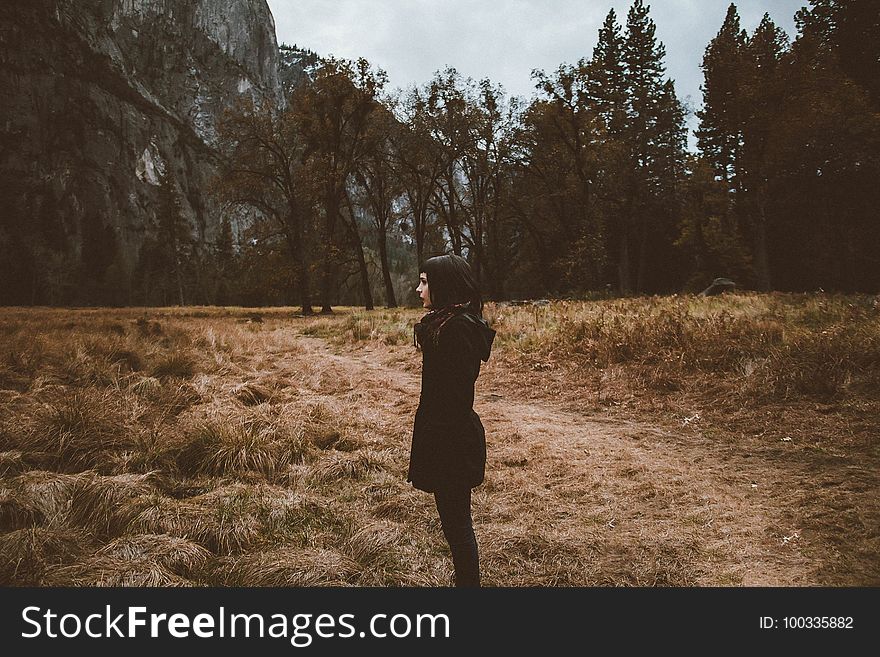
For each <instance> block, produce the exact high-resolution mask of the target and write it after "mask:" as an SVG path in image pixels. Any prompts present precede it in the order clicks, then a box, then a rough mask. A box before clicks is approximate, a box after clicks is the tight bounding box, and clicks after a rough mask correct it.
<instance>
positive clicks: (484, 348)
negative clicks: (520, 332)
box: [461, 312, 495, 362]
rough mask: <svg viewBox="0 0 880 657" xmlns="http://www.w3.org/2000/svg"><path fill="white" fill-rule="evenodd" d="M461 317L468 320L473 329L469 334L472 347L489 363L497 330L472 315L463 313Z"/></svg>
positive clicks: (480, 318)
mask: <svg viewBox="0 0 880 657" xmlns="http://www.w3.org/2000/svg"><path fill="white" fill-rule="evenodd" d="M461 316H462V317H464V318H466V319H467V320H468V322H467V325H468V326H470V327H471V330H470V332H469V336H470V340H471V346H472V347H473V348H474V351H476V352H477V353H478V354H480V359H481V360H482V361H484V362H488V361H489V354H490V353H491V352H492V343H493V342H494V340H495V329H493V328H491V327H490V326H489V322H487V321H486V320H485V319H483V318H482V317H478V316H477V315H474V314H472V313H469V312H466V313H461Z"/></svg>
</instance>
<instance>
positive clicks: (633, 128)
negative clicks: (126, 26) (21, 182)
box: [84, 0, 880, 313]
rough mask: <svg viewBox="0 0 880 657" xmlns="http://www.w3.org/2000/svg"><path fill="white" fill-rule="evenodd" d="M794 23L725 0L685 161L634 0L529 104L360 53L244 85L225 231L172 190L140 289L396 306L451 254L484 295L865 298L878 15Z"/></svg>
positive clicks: (857, 4)
mask: <svg viewBox="0 0 880 657" xmlns="http://www.w3.org/2000/svg"><path fill="white" fill-rule="evenodd" d="M795 21H796V26H797V32H798V33H797V35H796V37H795V38H794V40H793V41H791V42H790V40H789V38H788V36H787V35H786V34H785V33H784V32H783V31H782V30H781V29H780V28H779V27H777V26H776V25H775V24H774V23H773V21H772V20H771V18H770V17H769V15H767V14H765V16H764V18H763V20H762V21H761V22H760V24H759V25H758V26H757V28H756V29H755V30H754V31H753V32H751V33H748V32H747V31H746V30H744V29H743V28H742V26H741V24H740V18H739V15H738V11H737V8H736V6H735V5H734V4H731V5H730V7H729V8H728V11H727V15H726V17H725V19H724V22H723V24H722V25H721V26H720V29H719V31H718V33H717V35H716V36H715V37H714V38H713V39H712V40H711V41H710V43H709V44H708V45H707V47H706V50H705V53H704V56H703V60H702V70H703V74H704V81H703V85H702V91H703V107H702V109H701V110H700V111H698V112H697V117H698V120H699V127H698V129H697V131H696V139H697V151H696V152H691V151H689V150H688V147H687V128H686V118H687V109H686V108H685V107H684V105H683V103H682V102H681V100H680V99H679V98H678V96H677V94H676V90H675V86H674V83H673V81H672V80H671V79H669V78H668V76H667V75H666V71H665V64H664V59H665V49H664V46H663V44H662V43H660V42H659V41H658V39H657V37H656V34H655V24H654V22H653V20H652V19H651V17H650V14H649V8H648V7H646V6H645V4H644V2H643V1H642V0H634V2H633V4H632V5H631V7H630V8H629V11H628V12H627V15H626V16H625V17H618V16H617V15H616V14H615V12H614V11H613V10H612V11H610V12H609V13H608V15H607V18H606V19H605V21H604V24H603V25H602V28H601V29H600V31H599V35H598V42H597V44H596V46H595V48H594V49H593V52H592V54H591V56H590V57H584V58H583V59H581V60H579V61H578V62H576V63H573V64H572V63H564V64H561V65H560V66H559V67H558V68H557V69H556V70H553V71H540V70H536V71H534V72H533V74H532V76H533V80H534V82H535V87H536V90H537V93H536V94H535V95H534V96H533V98H532V99H530V100H523V99H520V98H509V97H507V96H506V94H505V93H504V90H503V89H502V88H501V87H500V86H499V85H496V84H494V83H493V82H492V81H491V80H479V81H474V80H472V79H470V78H465V77H464V76H462V75H461V74H460V73H459V72H458V71H456V70H454V69H451V68H448V69H445V70H442V71H438V72H437V73H436V74H435V75H434V77H433V79H431V80H430V81H429V82H427V83H426V84H424V85H423V86H416V87H413V88H410V89H408V90H405V91H397V92H395V93H390V92H389V91H388V89H387V79H386V76H385V73H384V72H383V71H381V70H377V69H375V68H374V67H372V66H371V64H370V63H369V62H367V61H366V60H364V59H360V60H357V61H346V60H339V59H333V58H328V59H317V58H314V60H313V63H314V67H313V71H312V73H311V75H310V76H308V77H305V76H304V77H303V78H302V80H301V81H300V83H299V84H298V85H296V86H295V87H293V89H292V91H291V92H290V95H289V96H288V97H287V98H286V101H285V103H284V104H283V105H282V106H276V105H272V104H271V103H268V102H263V103H255V102H253V101H250V100H247V99H246V96H243V97H242V100H241V102H239V103H238V104H237V105H236V106H235V107H234V108H233V109H232V110H231V111H229V112H227V113H226V115H225V116H224V117H223V118H222V120H221V121H220V123H219V126H218V137H219V144H220V149H221V152H222V158H221V159H222V162H223V164H222V166H221V167H220V169H219V173H218V175H217V178H216V180H215V186H214V189H213V190H212V193H213V194H214V197H215V198H216V200H217V204H218V207H219V208H221V212H222V216H221V217H220V218H219V219H218V221H219V223H220V230H219V231H218V232H217V238H216V240H213V241H212V242H211V243H196V242H195V241H194V240H193V238H192V234H193V233H192V231H191V230H190V228H189V226H188V225H187V223H186V219H185V217H184V213H183V212H182V211H181V199H180V198H178V197H177V195H176V192H175V191H174V190H175V187H174V185H173V181H169V180H166V181H163V186H164V187H165V188H166V189H165V191H164V192H163V193H162V194H161V199H160V203H159V208H158V210H157V213H156V222H155V225H154V226H152V227H151V230H150V231H149V238H148V240H147V242H146V243H145V245H144V248H143V249H142V251H141V254H140V258H139V262H138V264H137V266H136V268H135V270H134V274H133V277H132V280H131V287H132V290H133V292H132V295H131V299H132V301H134V302H136V303H149V304H163V303H164V304H168V303H180V304H187V303H209V304H224V305H228V304H236V305H274V304H285V305H287V304H289V305H296V306H301V308H302V311H303V312H306V313H310V312H312V311H313V307H317V308H320V309H322V310H325V311H328V310H330V309H331V308H332V306H333V305H337V304H346V305H363V306H364V307H366V308H372V307H373V306H374V305H375V304H382V305H386V306H396V305H398V304H401V303H411V302H413V301H414V300H415V297H414V292H413V291H412V288H413V287H414V284H415V282H416V276H417V274H418V271H417V267H418V264H417V263H418V262H420V261H421V260H422V259H423V258H426V257H428V256H430V255H434V254H437V253H442V252H449V253H458V254H461V255H464V256H465V257H466V258H467V259H468V260H469V261H470V262H471V264H472V265H473V267H474V269H475V271H476V272H477V274H478V276H479V279H480V281H481V283H482V286H483V289H484V290H485V295H486V297H487V298H490V299H499V300H500V299H506V298H515V297H516V298H522V297H535V296H580V297H585V296H590V295H597V294H602V295H605V294H618V295H633V294H663V293H672V292H680V291H698V290H700V289H702V288H703V287H705V286H706V285H708V284H709V283H710V282H711V281H712V279H713V278H715V277H717V276H724V277H728V278H732V279H733V280H734V281H736V282H737V284H738V285H739V286H740V287H743V288H748V289H755V290H785V291H809V290H817V289H820V288H821V289H825V290H828V291H830V290H836V291H846V292H876V291H877V290H878V289H880V248H878V247H880V221H878V219H880V213H878V207H880V185H878V184H877V180H878V179H880V175H878V174H880V11H878V7H877V5H876V2H874V1H873V0H846V1H845V0H810V7H809V8H804V9H802V10H800V11H799V12H798V13H797V14H796V16H795ZM292 52H294V49H291V48H290V47H288V46H284V45H282V46H281V54H282V60H283V59H284V57H285V56H288V57H289V56H290V55H291V53H292ZM84 266H87V263H85V264H84Z"/></svg>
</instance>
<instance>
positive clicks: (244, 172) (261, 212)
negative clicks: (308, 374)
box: [215, 97, 312, 315]
mask: <svg viewBox="0 0 880 657" xmlns="http://www.w3.org/2000/svg"><path fill="white" fill-rule="evenodd" d="M218 136H219V143H220V148H221V152H222V153H223V155H224V160H223V165H222V168H221V171H220V173H219V175H218V177H217V179H216V181H215V189H216V192H217V194H218V195H219V197H220V199H221V200H222V201H224V203H225V204H226V207H227V211H236V210H241V209H244V208H252V209H254V210H256V211H257V217H261V218H263V219H265V220H268V221H271V222H272V223H273V224H274V225H275V226H277V228H278V229H279V230H280V232H281V234H282V235H283V237H284V239H285V241H286V243H287V245H288V248H289V251H290V256H291V259H292V261H293V266H294V267H293V268H294V275H293V282H292V286H293V287H294V288H295V291H296V294H295V295H292V296H295V297H298V298H299V300H300V303H301V305H302V313H303V314H304V315H311V314H312V303H311V284H310V280H311V276H310V263H309V259H308V249H307V248H306V239H307V227H308V225H309V223H310V221H311V216H310V208H309V205H308V204H307V202H306V198H305V197H304V194H303V193H302V191H301V189H300V187H301V186H304V181H303V176H304V171H303V165H302V157H303V145H302V140H301V138H300V136H299V133H298V131H297V125H296V122H295V121H294V117H293V115H292V114H291V112H290V111H289V110H285V111H278V110H276V108H275V107H274V106H273V105H272V104H271V103H269V102H263V103H262V104H255V103H254V102H253V101H252V100H250V99H247V98H246V97H243V98H242V99H241V100H240V101H239V102H238V103H237V104H236V105H235V106H234V107H233V108H232V109H231V110H229V111H227V112H226V113H225V114H224V116H223V118H222V120H221V121H220V123H219V126H218Z"/></svg>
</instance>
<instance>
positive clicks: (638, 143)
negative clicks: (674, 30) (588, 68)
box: [623, 0, 684, 291]
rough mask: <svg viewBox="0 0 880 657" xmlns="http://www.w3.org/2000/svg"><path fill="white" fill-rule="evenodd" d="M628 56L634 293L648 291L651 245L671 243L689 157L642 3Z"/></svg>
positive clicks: (631, 17)
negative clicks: (677, 194) (677, 192)
mask: <svg viewBox="0 0 880 657" xmlns="http://www.w3.org/2000/svg"><path fill="white" fill-rule="evenodd" d="M623 55H624V61H625V64H626V75H625V77H626V84H627V95H628V98H629V112H628V121H627V126H626V129H625V130H624V135H625V139H626V141H627V143H628V145H629V149H630V156H631V166H632V171H633V176H632V178H631V180H632V185H631V188H630V197H629V198H630V203H631V206H630V208H629V211H628V212H627V215H628V216H629V217H630V221H629V226H631V227H632V228H633V229H634V238H635V241H636V242H637V244H638V249H639V250H638V262H637V269H636V272H637V275H636V284H635V289H636V290H639V291H644V290H645V289H646V288H647V286H648V282H647V281H648V266H649V254H648V244H649V242H650V241H651V240H652V238H660V239H662V240H663V241H664V242H667V243H671V235H672V229H673V227H674V225H675V222H674V214H675V212H674V211H673V212H669V211H668V210H669V208H670V205H673V204H674V190H673V187H674V184H675V180H676V178H677V176H678V175H679V174H680V171H681V161H682V158H683V156H684V110H683V109H682V108H681V104H680V103H679V101H678V99H677V97H676V95H675V89H674V86H673V83H672V82H671V81H669V80H664V78H663V76H664V72H665V65H664V64H663V59H664V57H665V55H666V48H665V46H664V45H663V44H662V43H660V42H658V41H657V38H656V26H655V24H654V21H653V20H651V18H650V17H649V15H648V8H647V7H645V6H644V4H643V2H642V0H635V2H633V5H632V7H630V9H629V12H628V13H627V20H626V36H625V40H624V46H623ZM654 244H655V248H656V245H657V242H655V243H654ZM652 287H653V288H654V289H656V288H657V285H656V284H652Z"/></svg>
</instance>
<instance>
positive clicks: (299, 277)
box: [284, 213, 314, 315]
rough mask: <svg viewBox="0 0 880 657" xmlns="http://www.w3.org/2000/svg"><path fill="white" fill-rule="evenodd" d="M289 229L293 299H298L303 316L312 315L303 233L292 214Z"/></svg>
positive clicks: (286, 232) (289, 219) (309, 281)
mask: <svg viewBox="0 0 880 657" xmlns="http://www.w3.org/2000/svg"><path fill="white" fill-rule="evenodd" d="M288 223H289V227H288V229H287V230H285V231H284V232H285V234H286V235H287V240H288V245H289V246H290V253H291V255H292V256H293V272H294V280H293V281H292V284H293V285H294V286H295V288H296V289H295V290H294V298H298V299H299V301H300V304H301V305H302V314H303V315H312V314H314V312H313V311H312V298H311V297H312V291H311V280H310V278H311V277H310V276H309V263H308V262H307V261H306V252H305V249H304V248H303V235H302V234H303V231H302V225H301V224H300V222H299V221H298V220H297V218H296V217H295V216H293V213H291V214H290V215H289V217H288Z"/></svg>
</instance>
